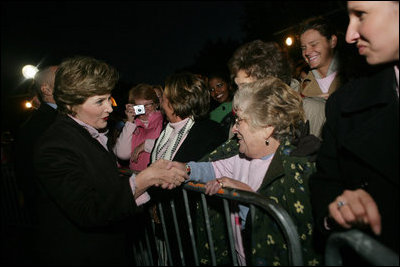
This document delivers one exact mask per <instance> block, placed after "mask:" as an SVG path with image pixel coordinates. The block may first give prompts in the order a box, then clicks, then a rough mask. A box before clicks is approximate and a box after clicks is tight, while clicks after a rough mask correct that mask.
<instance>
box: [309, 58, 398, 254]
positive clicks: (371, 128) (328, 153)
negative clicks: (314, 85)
mask: <svg viewBox="0 0 400 267" xmlns="http://www.w3.org/2000/svg"><path fill="white" fill-rule="evenodd" d="M326 117H327V120H326V124H325V126H324V128H323V136H322V137H323V143H322V146H321V148H320V151H319V154H318V159H317V173H316V174H315V175H314V176H313V177H312V178H311V180H310V187H311V197H312V204H313V209H314V213H315V216H316V219H317V225H318V226H319V230H321V231H322V232H324V228H323V224H322V221H323V217H324V216H326V215H327V212H328V211H327V207H328V204H329V203H330V202H332V201H334V200H335V198H336V197H337V196H339V195H340V194H342V192H343V190H345V189H351V190H354V189H357V188H363V189H364V190H366V191H367V192H368V193H369V194H370V195H371V196H372V197H373V198H374V200H375V201H376V203H377V205H378V208H379V212H380V214H381V218H382V233H381V236H380V237H378V239H379V240H380V241H381V242H383V243H384V244H386V245H387V246H390V247H392V248H393V249H395V251H398V248H399V246H398V245H399V238H398V233H399V231H398V228H399V99H398V96H397V94H396V90H395V75H394V69H393V66H388V67H386V68H384V69H383V70H380V71H379V72H378V73H376V74H375V75H373V76H371V77H365V78H360V79H358V80H354V81H352V82H350V83H348V84H347V85H345V86H344V87H342V88H341V89H339V90H338V91H337V92H335V93H334V94H332V95H331V96H330V98H329V99H328V101H327V104H326ZM367 232H369V231H367Z"/></svg>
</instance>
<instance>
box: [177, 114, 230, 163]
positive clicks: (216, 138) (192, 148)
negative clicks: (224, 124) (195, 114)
mask: <svg viewBox="0 0 400 267" xmlns="http://www.w3.org/2000/svg"><path fill="white" fill-rule="evenodd" d="M225 140H226V138H225V135H224V132H223V129H222V128H221V126H220V125H219V124H218V123H217V122H215V121H212V120H210V119H203V120H200V119H199V120H196V121H195V123H194V124H193V126H192V128H191V129H190V131H189V133H188V136H187V137H186V138H185V140H184V141H183V143H182V145H181V146H180V148H179V150H178V152H177V153H176V154H175V157H174V158H173V160H175V161H180V162H188V161H197V160H199V159H200V158H201V157H203V156H204V155H205V154H208V153H209V152H211V151H213V150H214V149H215V148H216V147H217V146H219V145H220V144H222V143H223V142H224V141H225Z"/></svg>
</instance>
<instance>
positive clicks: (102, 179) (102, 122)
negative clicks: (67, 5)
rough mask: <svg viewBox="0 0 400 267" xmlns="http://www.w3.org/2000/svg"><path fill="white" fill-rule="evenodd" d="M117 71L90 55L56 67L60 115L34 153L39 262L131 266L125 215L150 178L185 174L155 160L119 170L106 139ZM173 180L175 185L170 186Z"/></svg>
mask: <svg viewBox="0 0 400 267" xmlns="http://www.w3.org/2000/svg"><path fill="white" fill-rule="evenodd" d="M117 79H118V74H117V72H116V70H115V69H114V68H113V67H111V66H109V65H107V64H106V63H104V62H102V61H99V60H96V59H93V58H88V57H76V58H72V59H67V60H65V61H64V62H62V63H61V65H60V66H59V69H58V71H57V73H56V78H55V89H54V97H55V100H56V103H57V107H58V111H59V115H58V117H57V118H56V120H55V122H54V123H53V124H52V125H51V126H50V128H49V129H48V130H47V131H46V132H45V133H44V134H43V136H42V138H41V139H40V140H39V142H38V146H37V149H36V153H35V155H34V161H35V169H36V173H37V177H38V181H37V182H38V184H39V187H40V194H38V195H37V199H38V201H37V202H38V205H39V206H38V211H39V229H38V231H37V232H36V233H35V234H36V239H35V240H36V242H37V243H36V244H35V245H34V249H35V255H36V256H37V259H36V261H35V263H38V264H43V265H47V264H49V265H128V264H129V260H130V259H131V255H130V253H131V249H130V248H129V247H128V246H127V244H128V243H127V238H126V237H127V234H126V229H127V227H126V226H128V225H129V224H128V223H129V221H130V220H128V219H130V218H132V217H133V216H134V215H135V213H137V212H138V211H139V209H138V207H137V204H136V202H135V199H136V200H137V199H138V197H140V196H141V195H142V194H143V192H144V191H145V190H146V189H147V188H149V187H150V186H152V185H155V184H161V185H163V184H168V185H173V186H177V185H180V184H181V182H183V181H184V180H185V178H187V175H186V173H185V172H184V171H182V170H179V169H177V168H175V167H172V166H173V163H172V162H168V161H165V160H161V161H157V162H155V163H154V164H153V165H152V166H150V167H148V168H147V169H145V170H143V171H142V172H141V173H139V174H137V175H132V176H131V177H130V178H129V179H127V178H124V177H120V176H119V174H118V169H117V164H116V158H115V157H114V156H113V154H112V153H111V151H109V148H108V146H107V136H106V132H107V131H106V127H107V119H108V117H109V115H110V113H111V112H112V110H113V109H112V107H111V90H112V89H113V88H114V86H115V84H116V82H117ZM173 186H172V187H173Z"/></svg>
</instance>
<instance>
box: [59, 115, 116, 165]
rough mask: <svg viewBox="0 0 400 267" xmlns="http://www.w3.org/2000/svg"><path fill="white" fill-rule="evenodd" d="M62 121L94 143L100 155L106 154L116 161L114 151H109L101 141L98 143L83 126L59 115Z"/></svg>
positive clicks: (65, 116)
mask: <svg viewBox="0 0 400 267" xmlns="http://www.w3.org/2000/svg"><path fill="white" fill-rule="evenodd" d="M59 117H60V119H61V120H62V121H64V123H66V124H67V125H69V126H70V127H73V128H75V129H76V130H77V131H78V132H79V134H80V135H81V136H82V137H84V138H86V139H87V140H88V141H89V142H90V143H92V144H93V145H94V146H95V147H97V149H98V150H99V151H101V152H100V153H106V154H107V155H108V156H109V157H111V158H112V159H113V160H115V159H114V154H113V153H112V151H111V152H110V151H107V150H106V149H105V148H104V147H103V146H102V145H101V144H100V143H99V141H97V140H96V139H95V138H93V137H92V136H91V135H90V133H89V132H88V131H87V130H86V129H85V128H83V127H82V126H81V125H79V124H78V123H77V122H75V121H74V120H73V119H71V118H70V117H68V116H67V115H63V114H60V115H59Z"/></svg>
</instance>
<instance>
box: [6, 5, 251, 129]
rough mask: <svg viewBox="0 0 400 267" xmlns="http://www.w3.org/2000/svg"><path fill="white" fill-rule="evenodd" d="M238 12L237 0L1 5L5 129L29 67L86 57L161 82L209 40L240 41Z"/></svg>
mask: <svg viewBox="0 0 400 267" xmlns="http://www.w3.org/2000/svg"><path fill="white" fill-rule="evenodd" d="M242 16H243V5H242V3H241V2H237V1H236V2H229V1H222V2H213V1H134V2H126V1H124V2H118V1H112V2H109V1H87V2H82V1H81V2H72V1H70V2H60V1H54V2H50V1H43V2H14V1H13V2H2V3H1V91H2V118H3V120H2V128H3V127H8V124H9V123H6V125H5V122H7V121H8V120H10V117H9V116H8V115H6V114H8V113H10V112H14V108H15V107H14V106H15V103H14V102H15V101H17V100H14V99H11V100H10V99H9V96H14V95H19V94H22V93H24V91H26V89H24V88H26V86H25V85H24V84H26V83H27V82H26V81H24V78H23V76H22V73H21V69H22V67H23V66H24V65H26V64H32V65H36V66H38V67H39V68H40V67H44V66H48V65H53V64H59V63H60V62H61V61H62V59H64V58H67V57H70V56H74V55H87V56H93V57H95V58H98V59H102V60H105V61H106V62H108V63H109V64H111V65H113V66H114V67H116V68H117V70H118V71H119V73H120V80H121V81H122V82H126V83H128V84H133V83H139V82H146V83H152V84H163V82H164V80H165V78H166V76H168V75H169V74H172V73H173V72H174V71H176V70H177V69H181V68H184V67H187V66H189V65H191V64H193V61H194V58H195V56H196V54H197V53H198V52H199V50H200V49H201V48H202V47H203V46H204V44H205V43H206V42H207V41H216V40H218V39H220V40H227V39H231V40H236V41H238V42H240V41H241V39H242V38H243V32H242V31H241V27H240V20H241V18H242ZM10 105H13V106H12V107H10ZM18 108H20V107H18ZM18 111H19V110H17V111H15V112H18Z"/></svg>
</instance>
